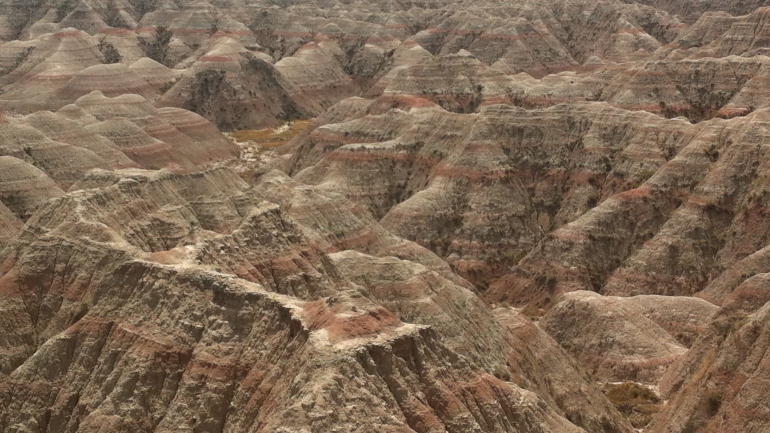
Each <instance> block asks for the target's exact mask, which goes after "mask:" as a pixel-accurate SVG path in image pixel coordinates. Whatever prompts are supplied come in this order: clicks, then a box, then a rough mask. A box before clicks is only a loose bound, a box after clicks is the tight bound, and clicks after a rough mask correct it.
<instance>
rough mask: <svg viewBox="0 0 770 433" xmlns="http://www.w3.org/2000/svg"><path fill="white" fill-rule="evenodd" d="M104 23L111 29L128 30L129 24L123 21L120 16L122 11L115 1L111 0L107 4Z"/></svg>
mask: <svg viewBox="0 0 770 433" xmlns="http://www.w3.org/2000/svg"><path fill="white" fill-rule="evenodd" d="M104 22H105V23H107V25H108V26H110V27H116V28H127V27H128V24H126V21H125V20H123V17H122V16H121V15H120V9H118V6H117V5H116V4H115V0H109V1H108V2H107V8H106V10H105V13H104Z"/></svg>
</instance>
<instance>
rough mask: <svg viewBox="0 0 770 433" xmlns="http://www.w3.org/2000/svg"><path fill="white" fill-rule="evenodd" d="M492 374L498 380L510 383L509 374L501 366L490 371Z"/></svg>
mask: <svg viewBox="0 0 770 433" xmlns="http://www.w3.org/2000/svg"><path fill="white" fill-rule="evenodd" d="M492 374H493V375H494V376H495V377H496V378H498V379H500V380H504V381H506V382H510V381H511V373H510V372H509V371H508V370H506V369H505V368H504V367H503V366H501V365H498V366H496V367H495V369H494V370H493V371H492Z"/></svg>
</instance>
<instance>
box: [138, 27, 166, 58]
mask: <svg viewBox="0 0 770 433" xmlns="http://www.w3.org/2000/svg"><path fill="white" fill-rule="evenodd" d="M173 37H174V33H173V32H172V31H171V30H169V29H167V28H166V27H164V26H160V27H158V28H156V29H155V34H154V35H153V36H152V38H151V39H150V40H146V39H140V40H139V44H140V45H141V47H142V51H144V55H145V56H147V57H149V58H151V59H153V60H155V61H156V62H158V63H161V64H163V65H166V66H171V65H169V64H168V61H169V58H168V47H169V44H171V38H173Z"/></svg>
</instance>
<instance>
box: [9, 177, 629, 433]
mask: <svg viewBox="0 0 770 433" xmlns="http://www.w3.org/2000/svg"><path fill="white" fill-rule="evenodd" d="M271 185H272V186H273V188H270V187H269V186H271ZM261 186H262V188H261V189H263V190H264V191H266V192H267V193H268V194H270V193H271V192H272V193H276V194H279V195H280V196H282V197H283V200H284V201H285V202H284V203H283V204H281V205H278V204H274V203H270V202H267V201H261V199H260V198H259V195H260V194H258V193H255V191H253V190H252V189H251V188H250V187H249V186H248V185H247V184H245V183H244V182H243V181H242V180H240V178H239V177H238V176H236V175H235V174H234V173H232V172H230V171H228V170H225V169H219V170H214V171H208V172H203V173H199V174H194V175H175V174H171V173H167V172H165V173H164V172H159V173H152V172H146V171H139V170H133V171H124V172H122V173H117V172H113V173H111V172H94V173H92V174H90V175H88V176H86V178H85V179H84V180H83V181H82V182H81V183H79V184H76V185H75V186H74V187H73V191H72V192H70V193H68V194H66V195H63V196H62V197H60V198H59V199H56V200H54V201H51V202H49V203H48V204H47V205H46V206H45V207H44V208H42V209H41V210H39V211H38V212H37V213H36V216H35V217H34V218H33V219H32V220H30V221H29V222H28V224H27V226H26V228H25V230H24V231H23V232H22V233H21V234H20V236H19V238H18V241H17V242H16V243H15V244H14V248H13V250H14V253H13V254H12V255H11V256H9V258H8V259H7V260H6V262H5V264H4V276H3V277H2V280H3V282H2V286H3V287H5V288H6V289H5V290H4V291H3V292H4V294H3V297H4V299H5V300H4V302H3V309H4V315H3V316H4V317H5V319H4V330H5V331H6V336H7V338H6V339H4V341H3V350H2V353H3V358H2V362H1V363H0V365H1V366H2V372H3V377H2V379H0V381H1V382H2V395H3V398H2V402H3V411H2V418H0V423H2V426H3V429H4V430H13V429H17V430H18V429H24V430H28V431H61V429H75V430H77V431H91V430H93V429H99V428H110V429H112V430H114V431H158V430H169V429H176V428H179V426H184V429H190V430H193V431H194V430H196V429H207V430H209V431H231V430H233V429H234V430H236V431H276V430H280V428H284V429H289V428H291V429H300V430H303V429H306V430H308V431H327V430H328V429H333V428H344V429H346V430H347V431H363V429H374V430H377V431H385V430H388V431H437V430H436V429H441V430H442V431H444V430H445V431H456V432H465V431H500V432H502V431H521V430H528V431H543V432H546V431H548V432H573V431H574V432H579V431H606V432H619V431H631V430H630V428H629V426H628V424H627V422H626V421H625V420H624V419H623V418H622V417H621V416H620V415H619V414H618V413H617V412H616V411H615V409H614V408H613V407H612V406H611V405H610V404H609V402H607V400H605V398H604V396H603V395H602V394H601V393H600V392H599V390H598V388H595V387H594V385H592V384H591V383H590V382H589V381H588V380H587V377H585V376H584V375H583V374H582V373H581V372H580V370H579V369H578V367H577V366H576V365H575V364H574V363H573V361H571V360H570V359H569V357H568V355H566V354H565V353H564V352H563V351H562V350H561V349H560V348H559V347H558V346H557V345H556V344H555V343H554V342H553V340H550V339H549V338H548V337H547V336H545V334H544V333H543V332H542V331H540V330H538V329H537V328H536V327H534V326H532V325H531V324H530V325H527V323H528V320H527V319H524V318H522V317H520V316H518V315H517V313H515V312H513V311H510V310H508V311H506V312H505V313H502V312H501V314H503V316H501V317H502V319H498V318H496V317H495V316H492V315H490V314H489V313H488V310H487V307H486V306H485V305H484V304H483V303H482V302H481V301H480V300H479V298H478V297H477V296H476V294H475V293H474V292H473V290H472V288H470V286H469V285H468V283H467V282H465V281H463V280H462V279H460V278H458V277H457V276H456V275H454V274H452V272H451V271H450V270H449V269H448V268H447V267H446V266H442V264H441V261H440V260H439V259H438V258H437V257H435V256H433V255H432V254H431V253H429V252H428V251H427V250H424V249H421V248H419V247H418V246H416V245H414V244H412V243H410V242H407V241H404V240H403V239H399V238H396V237H394V236H392V235H389V234H388V233H387V232H385V231H384V229H382V228H381V227H379V226H378V224H377V223H376V222H373V221H367V218H370V217H368V216H367V214H366V213H363V214H361V211H360V210H356V208H355V206H353V205H352V204H350V203H349V202H346V201H345V200H344V199H342V197H340V196H334V195H331V196H330V195H329V194H326V193H323V192H320V191H319V192H316V191H314V190H313V189H312V188H309V187H305V186H302V185H300V184H297V183H296V182H294V181H292V180H290V179H289V178H287V177H286V176H285V175H281V174H278V173H273V174H270V175H268V176H267V177H266V178H265V180H264V181H263V184H262V185H261ZM324 204H326V206H330V205H335V206H334V207H333V208H336V209H339V212H340V213H339V215H338V217H337V218H333V217H331V216H329V215H326V213H325V212H324V210H323V209H324V207H323V205H324ZM283 208H286V209H288V211H289V213H288V214H286V213H284V211H283V210H282V209H283ZM297 208H300V209H297ZM302 208H304V209H302ZM313 209H315V215H317V216H316V217H312V215H313V211H312V210H313ZM346 209H347V210H346ZM292 213H296V214H297V215H298V219H297V220H294V219H293V218H291V217H290V216H289V215H290V214H292ZM356 214H358V215H356ZM343 216H345V218H343ZM324 217H326V221H327V222H328V224H330V225H331V224H332V223H333V224H334V226H327V227H324V226H322V225H320V224H318V223H320V222H321V221H323V220H324ZM311 222H316V223H315V224H313V223H311ZM356 227H361V228H362V227H367V228H368V229H369V230H370V231H371V236H370V237H371V243H370V246H369V247H368V248H363V247H362V248H361V249H362V250H363V251H366V252H361V251H356V250H345V251H340V252H336V253H332V254H329V253H330V252H331V251H334V250H336V249H337V248H336V247H335V246H334V244H333V243H329V242H328V241H327V242H325V243H324V242H323V240H324V239H329V238H330V237H332V236H333V237H334V238H337V239H344V238H345V237H355V234H356V232H357V231H358V230H360V228H359V229H356ZM348 231H350V232H349V233H347V232H348ZM346 235H347V236H346ZM324 245H325V246H324ZM394 252H401V256H403V257H409V258H410V259H411V260H410V259H407V258H400V259H399V258H396V257H392V256H380V255H381V254H392V253H394ZM74 269H77V272H74V273H73V272H72V271H73V270H74ZM498 320H503V321H504V323H506V325H505V326H504V325H502V324H501V322H500V321H498ZM517 323H518V324H517ZM426 325H429V326H426ZM521 326H524V329H522V328H521ZM536 341H537V342H539V343H538V344H537V345H538V349H537V350H538V351H541V352H543V353H549V354H551V356H553V357H554V360H556V362H555V363H554V364H549V365H548V366H547V367H546V366H538V365H537V364H536V361H535V358H534V356H536V355H535V354H534V353H532V352H529V350H531V349H527V347H529V346H531V345H532V343H534V342H536ZM65 354H66V355H65ZM490 373H494V374H495V375H497V376H499V377H495V376H494V375H493V374H490ZM546 378H547V379H546ZM568 382H572V383H573V384H575V383H579V384H580V386H578V387H575V388H569V387H566V386H565V387H563V388H562V387H561V385H560V384H566V383H568ZM233 408H238V409H237V410H235V409H233ZM583 429H585V430H583Z"/></svg>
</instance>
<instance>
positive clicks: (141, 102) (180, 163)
mask: <svg viewBox="0 0 770 433" xmlns="http://www.w3.org/2000/svg"><path fill="white" fill-rule="evenodd" d="M0 140H2V142H1V144H0V155H2V156H1V158H2V162H0V164H2V166H3V170H2V174H1V175H0V189H1V190H2V193H1V195H2V197H0V201H2V203H3V207H4V209H5V210H6V211H10V212H11V213H12V214H13V215H14V216H15V218H10V215H8V212H4V216H7V218H5V217H4V218H3V221H4V223H5V224H7V227H4V233H5V234H4V238H3V244H2V247H3V248H4V247H7V246H9V245H10V242H9V241H10V240H11V239H12V238H13V236H14V235H15V234H16V233H18V229H20V228H21V227H20V225H19V222H21V221H26V220H27V219H28V218H30V217H31V216H32V215H33V213H34V212H35V211H36V210H37V209H38V208H39V207H41V206H42V205H44V204H45V202H46V201H47V200H48V199H51V198H54V197H59V196H61V195H63V194H64V191H66V190H67V189H69V188H70V187H71V186H72V185H73V184H76V183H78V182H79V181H81V180H82V179H83V177H84V176H85V175H86V174H87V173H88V172H89V171H91V170H94V169H109V170H112V169H122V168H139V167H143V168H151V169H161V168H165V169H168V170H172V171H175V172H194V171H199V170H201V169H203V168H205V167H207V166H212V165H215V164H219V163H225V162H227V161H232V160H234V159H236V158H237V157H238V155H239V152H240V149H239V148H238V146H236V145H235V144H234V143H232V142H231V141H229V140H228V139H226V138H225V137H224V136H223V135H222V134H221V133H220V132H219V131H218V130H217V129H216V127H215V126H214V125H212V124H211V123H209V122H208V121H207V120H206V119H204V118H202V117H201V116H199V115H197V114H195V113H192V112H189V111H185V110H181V109H176V108H163V109H156V108H155V107H153V106H152V105H151V104H149V103H148V102H147V100H145V99H144V98H142V97H141V96H139V95H122V96H119V97H115V98H109V97H106V96H104V95H103V94H102V93H101V92H98V91H96V92H92V93H90V94H88V95H86V96H83V97H81V98H79V99H77V100H76V101H75V103H74V104H71V105H67V106H65V107H63V108H62V109H60V110H59V111H57V112H55V113H54V112H50V111H40V112H36V113H33V114H30V115H27V116H18V117H6V118H4V119H3V120H2V121H1V123H0Z"/></svg>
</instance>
